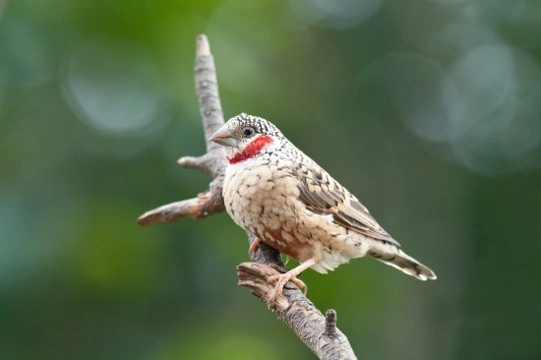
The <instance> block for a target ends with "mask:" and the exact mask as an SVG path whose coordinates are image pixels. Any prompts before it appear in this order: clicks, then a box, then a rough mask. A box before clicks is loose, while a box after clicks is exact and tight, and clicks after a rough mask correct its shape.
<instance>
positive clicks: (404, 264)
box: [369, 247, 437, 281]
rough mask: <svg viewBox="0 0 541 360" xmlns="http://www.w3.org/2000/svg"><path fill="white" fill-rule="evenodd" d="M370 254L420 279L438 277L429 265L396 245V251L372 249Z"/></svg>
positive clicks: (434, 278)
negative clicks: (376, 250)
mask: <svg viewBox="0 0 541 360" xmlns="http://www.w3.org/2000/svg"><path fill="white" fill-rule="evenodd" d="M369 255H371V256H373V257H375V258H376V259H378V260H379V261H381V262H382V263H384V264H387V265H389V266H392V267H394V268H395V269H398V270H400V271H402V272H403V273H405V274H408V275H410V276H413V277H414V278H417V279H419V280H422V281H426V280H436V279H437V276H436V274H435V273H434V272H433V271H432V270H430V269H429V268H428V266H425V265H423V264H421V263H420V262H418V261H417V260H415V259H414V258H412V257H411V256H409V255H408V254H406V253H405V252H403V251H402V250H400V249H399V248H396V247H395V251H393V252H392V253H390V252H386V253H384V254H382V253H381V252H375V251H372V252H369Z"/></svg>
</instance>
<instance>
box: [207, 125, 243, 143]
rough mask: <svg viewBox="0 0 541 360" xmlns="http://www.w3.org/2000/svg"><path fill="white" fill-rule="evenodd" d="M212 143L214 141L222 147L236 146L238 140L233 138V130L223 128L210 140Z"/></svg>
mask: <svg viewBox="0 0 541 360" xmlns="http://www.w3.org/2000/svg"><path fill="white" fill-rule="evenodd" d="M209 140H210V141H214V142H215V143H217V144H220V145H222V146H236V145H237V140H235V138H234V137H233V130H232V129H230V128H228V127H226V126H222V127H221V128H219V129H218V131H216V132H215V133H214V134H212V136H211V137H210V138H209Z"/></svg>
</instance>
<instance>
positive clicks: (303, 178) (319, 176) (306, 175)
mask: <svg viewBox="0 0 541 360" xmlns="http://www.w3.org/2000/svg"><path fill="white" fill-rule="evenodd" d="M295 175H296V176H297V179H298V183H297V188H298V189H299V199H300V200H301V201H302V202H303V203H304V204H305V205H306V207H307V208H308V209H309V210H310V211H312V212H315V213H317V214H331V215H332V216H333V220H334V222H335V223H337V224H340V225H341V226H344V227H346V228H348V229H350V230H352V231H355V232H357V233H359V234H361V235H364V236H368V237H370V238H373V239H377V240H382V241H386V242H389V243H392V244H394V245H396V246H400V244H399V243H398V241H396V240H395V239H393V238H392V237H391V236H390V235H389V234H388V233H387V232H386V231H385V230H383V228H382V227H381V226H380V225H379V224H378V223H377V221H376V220H375V219H374V218H373V217H372V215H370V213H369V212H368V209H367V208H365V207H364V206H363V205H362V204H361V203H360V202H359V200H357V198H355V196H353V195H351V194H350V193H349V191H347V190H346V189H345V188H344V187H343V186H342V185H340V184H339V183H338V182H337V181H336V180H334V179H333V178H332V177H331V176H330V175H329V174H327V172H325V170H323V169H322V168H321V167H319V165H317V164H316V163H315V162H312V161H305V162H304V164H300V165H299V166H297V168H296V171H295Z"/></svg>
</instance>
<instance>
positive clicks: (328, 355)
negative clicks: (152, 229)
mask: <svg viewBox="0 0 541 360" xmlns="http://www.w3.org/2000/svg"><path fill="white" fill-rule="evenodd" d="M195 89H196V93H197V98H198V100H199V109H200V112H201V117H202V121H203V128H204V131H205V142H206V146H207V153H206V154H205V155H202V156H200V157H190V156H186V157H183V158H180V159H179V160H178V163H179V165H181V166H183V167H186V168H191V169H197V170H199V171H202V172H204V173H207V174H209V175H211V176H212V178H213V180H212V182H211V183H210V185H209V189H208V190H207V191H206V192H204V193H201V194H199V195H198V196H197V197H195V198H192V199H188V200H183V201H178V202H174V203H171V204H167V205H163V206H160V207H158V208H156V209H153V210H150V211H147V212H146V213H144V214H143V215H141V216H140V217H139V219H138V223H139V224H140V225H151V224H156V223H165V222H171V221H174V220H178V219H182V218H186V217H191V218H193V219H196V220H197V219H201V218H204V217H207V216H209V215H212V214H215V213H218V212H221V211H223V210H224V203H223V198H222V186H223V178H224V170H225V167H226V166H227V160H226V159H225V156H224V154H223V151H222V150H221V149H220V147H219V145H217V144H214V143H212V142H210V141H209V140H208V138H209V137H210V135H212V133H214V132H215V131H216V130H218V128H220V127H221V126H222V125H223V124H224V118H223V112H222V107H221V105H220V97H219V94H218V81H217V79H216V70H215V67H214V61H213V59H212V54H211V52H210V47H209V43H208V40H207V37H206V36H205V35H199V36H198V37H197V45H196V63H195ZM254 240H255V237H254V236H253V235H251V234H248V241H249V243H250V244H251V243H253V241H254ZM252 260H253V261H254V262H245V263H242V264H240V265H239V266H238V267H237V274H238V277H239V285H241V286H244V287H247V288H249V289H250V290H251V291H252V293H253V294H254V295H255V296H257V297H258V298H259V299H261V300H262V301H263V302H264V303H265V304H267V306H268V308H269V309H270V310H271V311H273V312H274V313H275V314H276V315H277V316H278V318H279V319H280V320H282V321H283V322H284V323H285V324H286V325H287V326H289V327H290V328H291V329H292V330H293V332H294V333H295V334H296V335H297V336H298V337H299V339H301V340H302V341H303V342H304V343H305V344H306V346H308V347H309V348H310V349H311V350H312V351H313V352H314V353H315V354H316V355H317V356H318V357H319V358H320V359H326V360H331V359H356V357H355V354H354V353H353V350H352V349H351V345H350V344H349V342H348V339H347V338H346V336H345V335H344V334H343V333H342V332H341V331H340V330H338V329H337V328H336V312H335V311H334V310H328V311H327V314H326V315H323V314H322V313H321V311H319V310H318V309H317V308H316V307H315V306H314V304H313V303H312V302H311V301H310V300H309V299H308V298H307V297H306V296H305V295H304V294H303V292H302V291H301V290H300V289H299V288H298V287H297V286H296V285H295V284H293V283H292V282H288V283H287V284H286V286H285V287H284V291H283V294H282V295H280V296H278V298H277V299H276V300H275V301H274V302H271V301H270V300H269V299H270V297H271V296H272V293H273V290H274V285H271V284H269V283H268V282H267V279H268V278H269V277H270V276H272V275H276V274H278V273H280V272H285V271H286V268H285V266H284V264H283V263H282V260H281V258H280V253H279V252H278V251H276V250H275V249H273V248H272V247H270V246H268V245H266V244H264V243H260V245H259V246H258V247H257V249H256V251H255V252H254V253H253V254H252Z"/></svg>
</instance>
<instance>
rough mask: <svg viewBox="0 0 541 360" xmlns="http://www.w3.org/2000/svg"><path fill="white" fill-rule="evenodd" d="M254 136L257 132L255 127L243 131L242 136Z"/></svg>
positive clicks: (248, 127)
mask: <svg viewBox="0 0 541 360" xmlns="http://www.w3.org/2000/svg"><path fill="white" fill-rule="evenodd" d="M254 134H255V130H254V128H253V127H250V126H247V127H245V128H243V129H242V135H244V137H252V136H254Z"/></svg>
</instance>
